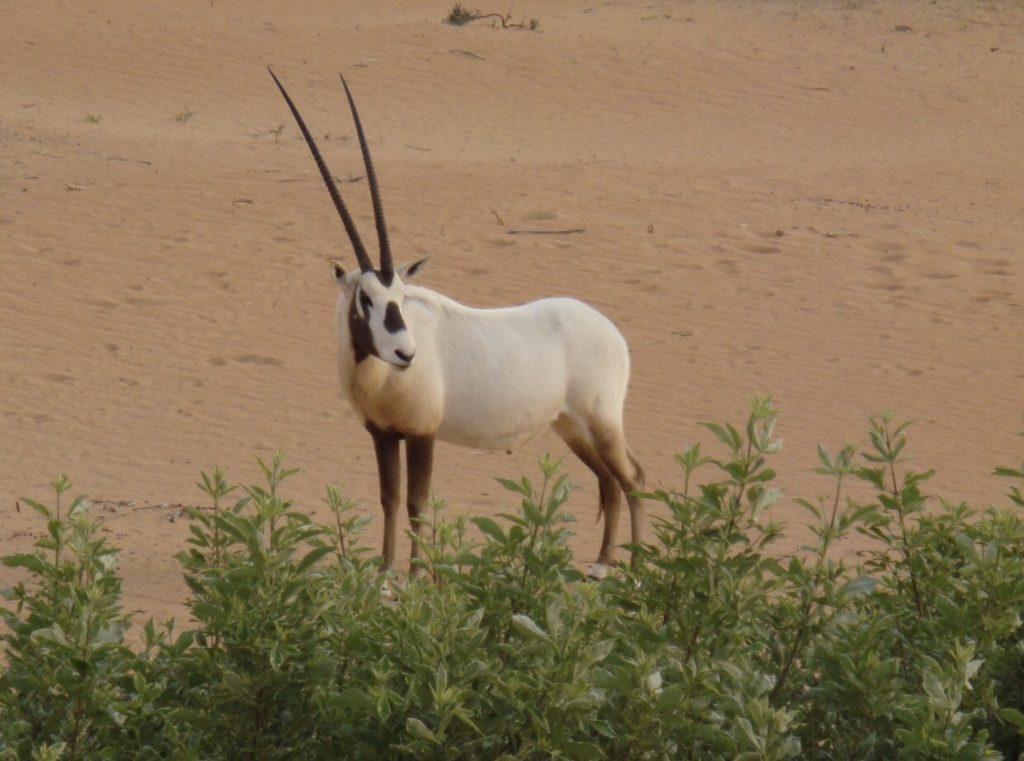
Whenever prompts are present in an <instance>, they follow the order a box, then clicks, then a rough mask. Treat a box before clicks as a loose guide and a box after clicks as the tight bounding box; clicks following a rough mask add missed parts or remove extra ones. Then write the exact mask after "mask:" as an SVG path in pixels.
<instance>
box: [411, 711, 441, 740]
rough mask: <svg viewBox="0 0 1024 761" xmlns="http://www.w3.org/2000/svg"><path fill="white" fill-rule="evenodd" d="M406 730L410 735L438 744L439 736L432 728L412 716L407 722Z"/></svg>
mask: <svg viewBox="0 0 1024 761" xmlns="http://www.w3.org/2000/svg"><path fill="white" fill-rule="evenodd" d="M405 730H406V731H407V732H408V733H409V734H411V735H415V736H416V737H419V738H420V739H422V740H427V741H429V742H432V743H435V744H436V743H437V742H438V740H437V736H436V735H435V734H434V733H433V732H432V731H431V730H430V727H428V726H427V725H426V724H424V723H423V722H422V721H420V720H419V719H416V718H414V717H412V716H410V717H409V718H408V719H406V720H405Z"/></svg>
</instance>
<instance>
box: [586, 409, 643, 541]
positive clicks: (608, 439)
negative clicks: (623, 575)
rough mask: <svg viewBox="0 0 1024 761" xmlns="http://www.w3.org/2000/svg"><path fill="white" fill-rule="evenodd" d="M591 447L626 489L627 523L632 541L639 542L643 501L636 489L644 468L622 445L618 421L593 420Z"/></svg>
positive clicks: (624, 444)
mask: <svg viewBox="0 0 1024 761" xmlns="http://www.w3.org/2000/svg"><path fill="white" fill-rule="evenodd" d="M592 433H593V436H594V449H596V450H597V453H598V455H599V456H600V457H601V460H602V462H604V464H605V467H607V468H608V470H610V471H611V473H612V475H613V476H615V480H616V481H618V482H619V486H621V487H622V490H623V491H624V492H626V501H627V502H628V503H629V524H630V528H631V529H632V542H633V544H641V543H642V542H643V540H644V538H643V523H644V503H643V500H642V499H640V496H639V494H638V492H641V491H643V488H644V471H643V468H641V467H640V463H639V462H637V460H636V458H635V457H634V456H633V453H632V452H630V451H629V447H628V446H626V436H625V434H623V432H622V426H621V425H614V424H607V425H606V424H601V423H595V424H594V426H593V428H592Z"/></svg>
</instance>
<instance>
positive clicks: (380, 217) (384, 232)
mask: <svg viewBox="0 0 1024 761" xmlns="http://www.w3.org/2000/svg"><path fill="white" fill-rule="evenodd" d="M338 76H340V77H341V86H342V87H344V88H345V97H347V98H348V107H349V109H351V111H352V121H354V122H355V124H356V134H357V135H359V148H360V150H362V152H363V164H364V165H365V166H366V180H367V182H369V184H370V200H371V201H372V202H373V221H374V222H375V223H376V225H377V240H378V241H379V242H380V270H381V272H382V273H387V274H394V271H395V267H394V265H393V264H392V263H391V243H390V242H389V241H388V228H387V225H386V224H385V223H384V207H383V206H381V203H380V189H379V188H378V187H377V173H376V172H374V171H373V161H372V160H371V159H370V147H369V146H368V145H367V144H366V135H364V134H363V125H362V123H361V122H360V121H359V112H358V111H357V110H356V102H355V101H354V100H352V93H351V92H350V91H349V89H348V82H346V81H345V77H344V76H342V75H341V74H339V75H338Z"/></svg>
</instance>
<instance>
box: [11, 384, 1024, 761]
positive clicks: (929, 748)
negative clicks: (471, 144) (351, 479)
mask: <svg viewBox="0 0 1024 761" xmlns="http://www.w3.org/2000/svg"><path fill="white" fill-rule="evenodd" d="M775 423H776V413H775V410H774V408H773V406H772V404H771V401H770V400H769V399H768V398H762V397H758V398H755V399H754V400H753V401H752V404H751V411H750V415H749V417H748V419H747V421H746V424H745V426H743V427H740V428H737V427H734V426H732V425H729V424H721V425H719V424H708V425H707V426H706V427H707V429H708V431H709V432H710V433H711V434H712V436H713V437H714V439H715V443H716V449H717V451H719V452H721V454H720V455H709V454H706V453H705V452H706V451H708V450H704V449H702V447H701V445H699V444H694V445H691V446H689V447H687V448H686V449H685V450H684V451H683V452H682V453H680V454H679V455H678V456H677V461H678V463H679V466H680V468H681V482H682V484H681V489H680V490H679V491H660V492H656V493H654V494H650V495H647V497H648V499H651V500H655V501H658V502H660V503H661V504H662V505H663V506H664V508H665V509H664V510H663V511H661V512H662V514H663V515H664V516H665V517H664V518H662V519H659V520H657V521H655V523H654V526H653V541H652V542H651V543H649V544H645V545H643V546H638V547H632V548H631V549H632V550H633V551H634V553H635V555H636V557H637V559H638V562H637V563H635V565H634V566H633V567H630V568H626V567H622V568H617V569H616V570H615V572H614V573H612V574H611V575H610V576H609V577H607V578H605V579H604V580H602V581H601V582H589V581H586V580H585V579H584V578H583V577H582V575H581V574H580V572H579V571H578V570H577V569H576V567H575V564H574V559H573V557H572V554H571V552H570V551H569V548H568V544H567V539H568V536H569V526H570V522H571V518H570V516H569V515H568V514H567V513H566V512H565V503H566V500H567V499H568V497H569V495H570V492H571V487H570V485H569V483H568V482H567V480H566V478H565V476H564V475H563V474H561V473H560V468H559V463H558V462H557V461H555V460H552V459H551V458H547V457H545V458H544V459H543V460H542V461H541V463H540V479H539V481H538V482H537V483H534V482H533V481H531V480H530V479H528V478H522V479H520V480H518V481H510V480H502V481H501V483H502V485H503V486H504V487H505V488H506V489H507V490H508V491H509V493H510V494H512V495H514V497H515V499H516V500H517V501H518V502H519V505H518V509H517V510H516V511H514V512H510V513H507V514H503V515H500V516H499V517H498V518H497V519H491V518H483V517H476V518H470V519H468V520H467V519H466V518H465V517H461V516H460V517H456V518H448V517H447V516H446V511H445V508H444V506H443V504H442V503H439V502H436V503H435V504H434V509H433V511H432V513H431V514H430V515H429V516H427V517H426V518H425V521H424V522H425V526H424V527H423V531H422V532H421V533H422V535H423V538H422V539H421V540H420V541H421V543H422V544H421V550H422V552H421V557H422V559H421V560H420V561H418V562H419V571H420V572H419V574H418V576H417V577H414V578H406V577H403V576H398V575H394V574H389V575H388V576H386V577H382V576H381V575H380V573H379V571H378V566H377V564H376V561H375V560H373V559H372V557H373V553H372V552H370V551H369V550H368V549H367V548H366V547H364V546H363V545H362V544H361V542H360V538H359V532H360V530H361V529H362V528H363V526H364V525H365V523H366V521H367V518H366V517H365V516H360V515H358V514H357V513H356V512H355V510H354V506H353V505H352V503H351V502H350V501H347V500H345V499H344V498H342V496H341V494H340V492H339V491H338V490H337V489H335V488H333V487H330V488H328V490H327V495H326V503H327V505H328V507H329V509H330V511H331V516H332V519H331V521H330V523H329V524H327V525H320V524H317V523H316V522H314V521H312V520H311V519H310V518H309V517H308V516H307V515H306V514H305V513H304V512H302V511H301V510H300V509H299V508H298V507H296V506H295V505H294V504H292V502H291V501H289V500H288V499H287V498H286V496H284V486H285V482H286V481H287V479H288V478H289V477H290V476H291V475H293V474H294V473H295V471H294V470H288V469H286V468H285V467H284V465H283V462H282V460H281V458H280V457H277V458H275V459H274V461H273V462H272V463H271V464H269V465H265V464H263V463H261V466H262V467H263V470H264V476H265V482H266V483H265V484H263V485H261V486H251V487H249V488H246V489H244V490H241V491H240V492H238V493H239V495H240V497H239V498H238V499H233V501H232V500H229V497H230V496H231V495H232V493H234V492H236V491H238V490H237V489H236V487H234V486H232V485H231V484H229V483H228V482H227V480H226V479H225V477H224V474H223V473H222V472H221V471H220V470H219V469H218V470H215V471H214V472H213V474H212V475H207V474H203V477H202V482H201V484H200V488H201V489H202V491H203V492H204V493H205V494H206V495H207V496H208V497H209V499H210V500H211V501H212V509H208V510H199V509H193V510H191V511H190V512H191V516H192V524H191V530H192V535H191V538H190V541H189V547H188V548H187V549H186V550H185V551H183V552H181V553H180V554H179V556H178V557H179V560H180V562H181V564H182V567H183V570H184V573H185V577H186V580H187V582H188V585H189V589H190V598H189V601H188V606H189V610H190V613H191V616H192V618H193V623H192V624H191V625H190V626H189V627H188V628H185V629H183V630H180V631H179V630H177V629H176V627H175V626H174V625H173V622H169V623H168V624H166V625H164V626H163V627H157V626H155V625H154V624H153V623H152V622H149V623H147V624H146V625H145V626H144V632H143V634H144V638H143V639H144V642H143V646H142V647H141V649H140V650H139V651H138V652H136V651H134V650H133V649H132V648H129V647H128V646H126V644H125V643H124V639H123V637H124V632H125V630H126V629H127V627H128V619H127V616H126V615H125V614H124V613H123V612H122V610H121V607H120V591H121V589H120V579H119V577H118V576H117V573H116V562H115V558H116V553H115V551H114V550H113V548H111V547H109V546H108V545H107V544H106V543H105V542H104V540H102V539H101V538H98V537H97V534H96V525H95V523H93V522H92V520H91V519H90V518H89V517H88V503H87V502H86V501H84V500H81V499H79V500H76V501H75V502H74V503H72V505H71V506H70V507H69V508H68V509H67V510H66V511H65V512H64V513H63V514H62V511H61V500H62V496H63V495H64V494H65V493H66V492H67V491H68V490H69V488H70V486H69V484H68V483H67V479H66V478H64V477H61V478H60V479H58V480H57V481H55V482H54V484H53V487H54V491H55V494H56V502H55V507H54V508H52V509H51V508H49V507H46V506H44V505H42V504H39V503H37V502H33V501H31V500H26V501H25V502H26V504H28V505H30V506H31V507H33V508H34V509H35V510H37V511H38V512H39V513H40V514H41V515H42V517H43V519H44V520H45V521H46V527H47V533H46V536H45V537H44V538H43V539H41V540H40V541H39V542H38V543H37V545H36V548H35V551H34V552H31V553H24V554H15V555H9V556H7V557H6V558H4V559H3V562H4V563H5V564H6V565H8V566H11V567H17V568H20V569H23V571H24V572H27V574H28V575H29V577H30V578H29V580H27V581H25V582H22V583H20V584H18V585H16V586H14V587H13V588H11V589H9V590H5V592H4V595H5V598H6V600H7V603H6V608H5V609H4V611H5V612H4V615H5V620H6V625H7V630H6V631H5V632H4V633H3V634H2V639H3V642H4V646H5V657H4V666H3V667H2V672H0V758H12V759H30V758H39V759H43V758H45V759H57V758H61V759H82V758H90V759H91V758H141V759H147V758H151V759H158V758H159V759H163V758H174V759H199V758H203V759H209V758H225V759H273V758H310V759H318V758H320V759H336V758H359V759H446V760H447V759H480V758H489V759H549V758H556V759H557V758H561V759H605V758H606V759H765V760H767V759H788V758H800V759H849V760H851V761H852V760H853V759H857V760H858V761H860V760H863V759H879V760H881V759H999V758H1004V759H1019V758H1021V757H1022V751H1024V743H1022V731H1024V637H1022V636H1021V614H1022V611H1024V522H1022V520H1021V515H1020V508H1021V507H1024V495H1022V492H1021V486H1020V482H1021V481H1024V467H1022V468H1021V469H1019V470H1017V469H1011V468H1005V467H1003V468H998V469H997V471H996V473H997V474H998V475H999V476H1003V477H1008V478H1011V479H1014V485H1012V486H1011V491H1010V495H1009V499H1010V503H1011V504H1012V505H1013V506H1011V507H988V508H985V509H977V508H972V507H970V506H968V505H964V504H946V503H942V502H940V503H938V504H933V503H932V501H931V500H930V499H929V498H928V497H927V496H926V495H925V494H924V491H923V488H924V486H925V485H926V483H927V481H928V478H929V477H930V476H931V472H930V471H916V470H911V469H908V468H907V467H906V465H907V463H906V461H905V452H906V447H907V440H908V439H907V431H908V428H907V426H906V425H901V424H897V423H895V422H894V421H893V420H892V419H891V417H890V416H888V415H885V416H881V417H878V418H875V419H872V421H871V428H870V430H869V441H870V444H869V447H868V448H867V449H866V451H864V452H862V453H858V452H857V451H856V450H855V448H854V447H852V446H849V445H847V446H844V447H842V448H840V449H839V450H838V451H835V452H831V451H829V450H828V449H826V448H825V447H819V449H818V466H817V467H816V471H817V472H819V473H821V474H822V475H823V476H824V477H826V478H828V479H830V480H831V483H832V488H831V492H830V494H829V496H828V497H823V498H820V499H818V500H816V501H809V500H797V501H796V503H797V504H799V505H801V506H802V507H803V508H804V509H805V510H806V513H807V515H808V516H809V518H810V526H811V529H812V531H813V536H814V542H813V543H812V545H813V546H811V547H809V548H807V549H806V551H805V552H803V553H801V554H797V555H794V556H791V557H783V555H782V553H781V552H779V551H777V550H776V542H777V541H778V540H779V538H780V537H782V535H783V534H782V528H781V527H780V526H779V525H778V524H776V523H775V522H773V521H772V520H771V518H770V514H771V510H772V507H773V506H774V505H775V504H777V502H778V501H779V499H780V491H779V490H778V489H777V488H775V487H774V482H775V473H774V472H773V470H772V469H771V467H770V462H771V457H772V455H773V454H774V453H775V452H776V451H778V449H779V447H780V443H779V440H778V439H777V438H776V437H775ZM706 473H710V474H712V475H710V477H705V474H706ZM851 480H856V481H860V482H863V483H865V484H867V485H869V486H870V487H871V489H872V490H873V491H874V492H875V496H874V498H873V499H871V500H870V501H868V502H866V503H859V502H857V501H855V500H854V499H852V498H851V497H850V496H849V495H848V493H847V486H848V485H849V483H850V481H851ZM469 523H472V524H473V525H474V526H475V528H476V531H475V532H473V533H472V534H471V533H470V532H469V530H468V529H469ZM851 532H859V533H861V534H863V535H865V536H867V537H869V538H870V539H871V545H870V550H869V551H868V552H867V554H866V555H865V556H864V557H863V559H862V561H861V562H860V563H859V564H858V565H851V564H850V563H848V562H846V561H843V560H841V559H838V558H837V557H836V552H835V549H836V547H837V545H841V544H842V542H843V541H844V540H845V538H846V537H848V536H849V535H850V533H851ZM476 537H479V538H476ZM384 587H386V588H387V593H385V592H384V591H383V588H384Z"/></svg>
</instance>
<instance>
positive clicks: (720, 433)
mask: <svg viewBox="0 0 1024 761" xmlns="http://www.w3.org/2000/svg"><path fill="white" fill-rule="evenodd" d="M701 425H702V426H703V427H704V428H707V429H708V430H709V431H711V432H712V433H713V434H715V436H716V437H717V438H718V440H719V441H721V442H722V443H723V444H725V445H726V446H727V447H729V449H730V450H732V451H733V452H738V451H739V450H740V448H741V447H742V446H743V442H742V440H741V439H740V434H739V432H738V431H737V430H736V429H735V428H733V427H732V426H731V425H728V424H726V425H728V430H726V429H725V428H723V427H722V426H720V425H718V423H701Z"/></svg>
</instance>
